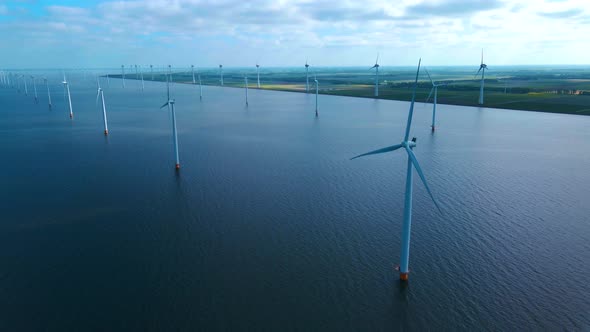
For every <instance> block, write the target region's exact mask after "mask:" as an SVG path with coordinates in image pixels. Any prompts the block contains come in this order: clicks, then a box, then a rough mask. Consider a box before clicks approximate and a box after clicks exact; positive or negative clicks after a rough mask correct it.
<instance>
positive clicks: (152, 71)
mask: <svg viewBox="0 0 590 332" xmlns="http://www.w3.org/2000/svg"><path fill="white" fill-rule="evenodd" d="M150 72H151V74H152V81H153V80H154V65H150Z"/></svg>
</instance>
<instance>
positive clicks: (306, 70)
mask: <svg viewBox="0 0 590 332" xmlns="http://www.w3.org/2000/svg"><path fill="white" fill-rule="evenodd" d="M305 92H309V64H308V63H307V59H305Z"/></svg>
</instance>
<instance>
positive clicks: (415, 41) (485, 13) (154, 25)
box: [0, 0, 590, 68]
mask: <svg viewBox="0 0 590 332" xmlns="http://www.w3.org/2000/svg"><path fill="white" fill-rule="evenodd" d="M588 36H590V1H588V0H516V1H515V0H512V1H509V0H363V1H359V0H268V1H267V0H260V1H252V2H248V1H243V0H218V1H202V0H144V1H138V0H94V1H93V0H0V43H1V45H2V47H1V50H2V51H1V52H0V68H64V67H67V68H69V67H76V68H104V67H117V66H120V65H121V64H139V65H148V64H154V65H164V64H171V65H173V66H175V67H182V66H187V67H188V66H190V65H191V64H194V65H195V66H196V67H214V66H217V65H218V64H223V65H224V67H247V66H254V65H255V64H256V62H258V63H259V64H260V65H261V67H265V66H267V67H276V66H302V65H304V64H305V61H306V59H307V61H309V64H310V65H312V66H372V65H373V64H374V63H375V59H376V57H377V54H379V55H380V58H379V63H380V65H381V66H408V65H415V64H416V63H417V61H418V58H420V57H421V58H422V59H423V63H426V64H428V65H430V66H455V65H461V66H463V65H474V66H478V65H479V63H480V56H481V50H482V49H484V54H485V59H484V60H485V61H484V62H485V63H486V64H488V66H490V67H493V66H500V65H523V64H530V65H540V64H590V43H589V42H588Z"/></svg>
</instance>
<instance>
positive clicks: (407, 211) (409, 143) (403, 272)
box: [352, 61, 440, 281]
mask: <svg viewBox="0 0 590 332" xmlns="http://www.w3.org/2000/svg"><path fill="white" fill-rule="evenodd" d="M420 62H421V61H419V62H418V70H417V71H416V80H415V81H414V90H413V92H412V102H411V103H410V111H409V113H408V122H407V124H406V133H405V136H404V140H403V141H402V142H401V143H400V144H396V145H392V146H389V147H386V148H383V149H379V150H375V151H371V152H367V153H364V154H361V155H358V156H356V157H354V158H352V159H355V158H359V157H364V156H368V155H373V154H379V153H385V152H391V151H395V150H397V149H400V148H404V149H405V150H406V153H407V154H408V167H407V173H406V194H405V203H404V222H403V228H402V229H403V230H402V251H401V264H400V267H399V271H400V279H401V280H402V281H407V280H408V274H409V269H408V265H409V260H410V230H411V226H412V190H413V184H412V180H413V179H412V178H413V170H412V168H413V167H414V168H416V172H417V173H418V175H419V176H420V179H421V180H422V182H423V183H424V186H425V187H426V191H428V194H429V195H430V198H431V199H432V201H433V202H434V204H435V205H436V207H437V208H438V209H439V211H440V208H439V206H438V203H436V201H435V200H434V196H433V195H432V192H431V191H430V188H429V187H428V184H427V183H426V178H425V177H424V173H423V172H422V168H421V167H420V164H418V159H416V156H415V155H414V152H413V151H412V149H413V148H414V147H415V146H416V138H415V137H414V138H412V140H408V139H409V137H410V128H411V125H412V115H413V113H414V101H415V99H416V86H417V85H418V74H419V73H420Z"/></svg>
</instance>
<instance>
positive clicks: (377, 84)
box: [370, 53, 379, 97]
mask: <svg viewBox="0 0 590 332" xmlns="http://www.w3.org/2000/svg"><path fill="white" fill-rule="evenodd" d="M373 68H375V97H379V53H377V59H376V60H375V65H374V66H373V67H371V68H370V69H373Z"/></svg>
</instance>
